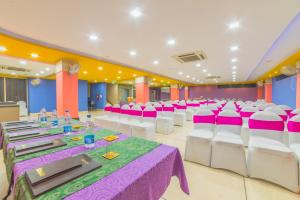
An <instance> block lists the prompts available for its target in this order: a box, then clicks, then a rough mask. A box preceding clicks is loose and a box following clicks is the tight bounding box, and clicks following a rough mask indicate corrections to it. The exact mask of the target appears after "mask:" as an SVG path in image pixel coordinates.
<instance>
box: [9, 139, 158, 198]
mask: <svg viewBox="0 0 300 200" xmlns="http://www.w3.org/2000/svg"><path fill="white" fill-rule="evenodd" d="M159 145H160V144H159V143H157V142H152V141H148V140H144V139H141V138H135V137H130V138H128V139H127V140H124V141H121V142H115V143H112V144H111V145H110V146H109V147H108V149H109V151H114V152H118V153H119V154H120V155H119V156H118V157H116V158H115V159H113V160H107V159H105V158H103V157H102V155H103V154H104V153H105V152H106V151H107V148H105V147H102V148H99V149H96V150H91V151H89V152H86V153H85V154H87V155H88V156H90V157H91V158H92V159H94V160H95V161H97V162H99V163H101V164H102V165H103V166H102V167H101V168H99V169H96V170H94V171H92V172H90V173H88V174H85V175H83V176H81V177H79V178H77V179H75V180H73V181H70V182H68V183H66V184H64V185H62V186H60V187H57V188H55V189H53V190H51V191H49V192H46V193H44V194H42V195H40V196H39V197H37V198H36V199H38V200H58V199H63V198H65V197H66V196H68V195H71V194H72V193H74V192H77V191H79V190H81V189H84V188H85V187H88V186H90V185H92V184H93V183H95V182H97V181H98V180H101V179H102V178H103V177H105V176H108V175H110V174H112V173H113V172H115V171H116V170H118V169H120V168H122V167H123V166H125V165H127V164H128V163H130V162H132V161H133V160H135V159H137V158H139V157H141V156H143V155H144V154H146V153H148V152H150V151H152V150H153V149H155V148H156V147H158V146H159ZM15 191H16V192H15V194H16V196H15V199H16V200H21V199H22V200H23V199H25V200H31V199H32V196H31V193H30V190H29V188H28V186H27V183H26V181H25V178H24V175H22V176H21V177H20V178H19V179H18V181H17V185H16V190H15Z"/></svg>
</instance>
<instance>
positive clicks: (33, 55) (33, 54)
mask: <svg viewBox="0 0 300 200" xmlns="http://www.w3.org/2000/svg"><path fill="white" fill-rule="evenodd" d="M30 55H31V57H32V58H38V57H39V54H37V53H31V54H30Z"/></svg>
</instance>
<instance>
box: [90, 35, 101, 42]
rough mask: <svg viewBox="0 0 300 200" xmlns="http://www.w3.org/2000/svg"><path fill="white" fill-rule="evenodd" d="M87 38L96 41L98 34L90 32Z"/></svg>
mask: <svg viewBox="0 0 300 200" xmlns="http://www.w3.org/2000/svg"><path fill="white" fill-rule="evenodd" d="M89 38H90V40H92V41H97V40H99V37H98V35H96V34H90V35H89Z"/></svg>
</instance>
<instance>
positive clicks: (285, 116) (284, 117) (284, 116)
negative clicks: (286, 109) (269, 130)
mask: <svg viewBox="0 0 300 200" xmlns="http://www.w3.org/2000/svg"><path fill="white" fill-rule="evenodd" d="M279 116H280V117H281V119H282V120H283V121H286V120H287V118H288V116H287V115H279Z"/></svg>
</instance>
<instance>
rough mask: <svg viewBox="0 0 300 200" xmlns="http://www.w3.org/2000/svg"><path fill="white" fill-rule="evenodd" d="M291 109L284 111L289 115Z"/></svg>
mask: <svg viewBox="0 0 300 200" xmlns="http://www.w3.org/2000/svg"><path fill="white" fill-rule="evenodd" d="M292 111H293V110H285V112H286V113H287V114H288V115H289V114H290V113H291V112H292Z"/></svg>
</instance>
